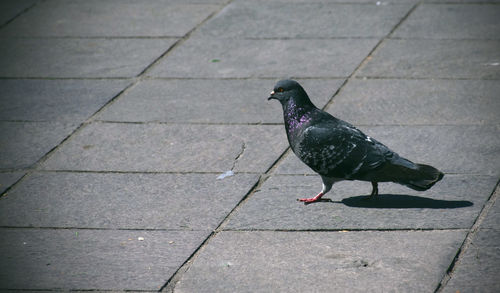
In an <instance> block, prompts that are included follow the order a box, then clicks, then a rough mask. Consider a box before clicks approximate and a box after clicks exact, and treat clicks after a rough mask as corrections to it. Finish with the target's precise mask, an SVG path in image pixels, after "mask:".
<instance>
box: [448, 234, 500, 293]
mask: <svg viewBox="0 0 500 293" xmlns="http://www.w3.org/2000/svg"><path fill="white" fill-rule="evenodd" d="M499 262H500V230H499V229H498V226H497V227H496V229H481V230H479V231H478V233H477V234H476V235H475V237H474V238H473V239H472V243H471V244H470V246H469V247H468V249H467V250H466V251H465V253H464V255H463V257H462V258H461V259H460V260H459V262H458V263H457V268H456V270H455V271H454V272H453V274H452V277H451V279H450V280H449V281H448V283H447V284H446V286H445V287H444V290H443V291H442V292H445V293H455V292H491V293H493V292H498V291H499V290H500V279H498V263H499Z"/></svg>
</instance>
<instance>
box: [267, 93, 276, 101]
mask: <svg viewBox="0 0 500 293" xmlns="http://www.w3.org/2000/svg"><path fill="white" fill-rule="evenodd" d="M272 99H278V98H276V97H275V96H274V91H272V92H271V95H270V96H269V98H267V100H268V101H269V100H272Z"/></svg>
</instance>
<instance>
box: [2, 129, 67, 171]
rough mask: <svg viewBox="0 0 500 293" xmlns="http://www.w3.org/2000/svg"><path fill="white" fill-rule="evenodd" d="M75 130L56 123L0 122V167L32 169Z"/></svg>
mask: <svg viewBox="0 0 500 293" xmlns="http://www.w3.org/2000/svg"><path fill="white" fill-rule="evenodd" d="M75 128H76V125H72V124H67V123H56V122H38V123H33V122H0V137H2V141H1V142H0V168H1V169H13V168H26V167H30V166H32V165H33V164H34V163H36V162H37V161H38V160H39V159H41V158H42V157H43V156H44V155H45V154H46V153H48V152H49V151H50V150H51V149H53V148H54V147H55V146H57V145H58V144H59V143H60V142H61V141H62V140H63V139H64V138H65V137H66V136H68V135H69V134H70V133H71V132H72V131H73V130H74V129H75Z"/></svg>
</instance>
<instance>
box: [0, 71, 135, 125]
mask: <svg viewBox="0 0 500 293" xmlns="http://www.w3.org/2000/svg"><path fill="white" fill-rule="evenodd" d="M128 84H129V82H128V81H125V80H106V81H104V80H29V79H18V80H13V79H5V80H0V93H1V94H0V119H1V120H17V121H68V122H70V121H72V122H75V123H76V122H83V121H85V120H86V119H87V118H89V117H90V116H91V115H92V114H94V113H95V112H96V111H97V110H99V109H100V108H101V107H102V106H104V105H105V104H106V103H107V102H108V101H109V100H111V99H112V98H113V97H114V96H116V95H117V94H118V93H119V92H120V91H121V90H123V89H124V88H125V87H126V86H127V85H128Z"/></svg>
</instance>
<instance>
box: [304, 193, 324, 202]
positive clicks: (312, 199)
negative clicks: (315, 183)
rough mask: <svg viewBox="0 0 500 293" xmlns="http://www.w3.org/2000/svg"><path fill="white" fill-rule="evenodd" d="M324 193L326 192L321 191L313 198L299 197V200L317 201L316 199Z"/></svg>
mask: <svg viewBox="0 0 500 293" xmlns="http://www.w3.org/2000/svg"><path fill="white" fill-rule="evenodd" d="M323 195H324V193H323V192H320V193H318V195H316V196H315V197H311V198H299V199H298V201H301V202H305V203H310V202H315V201H318V200H319V199H320V198H321V197H322V196H323Z"/></svg>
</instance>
